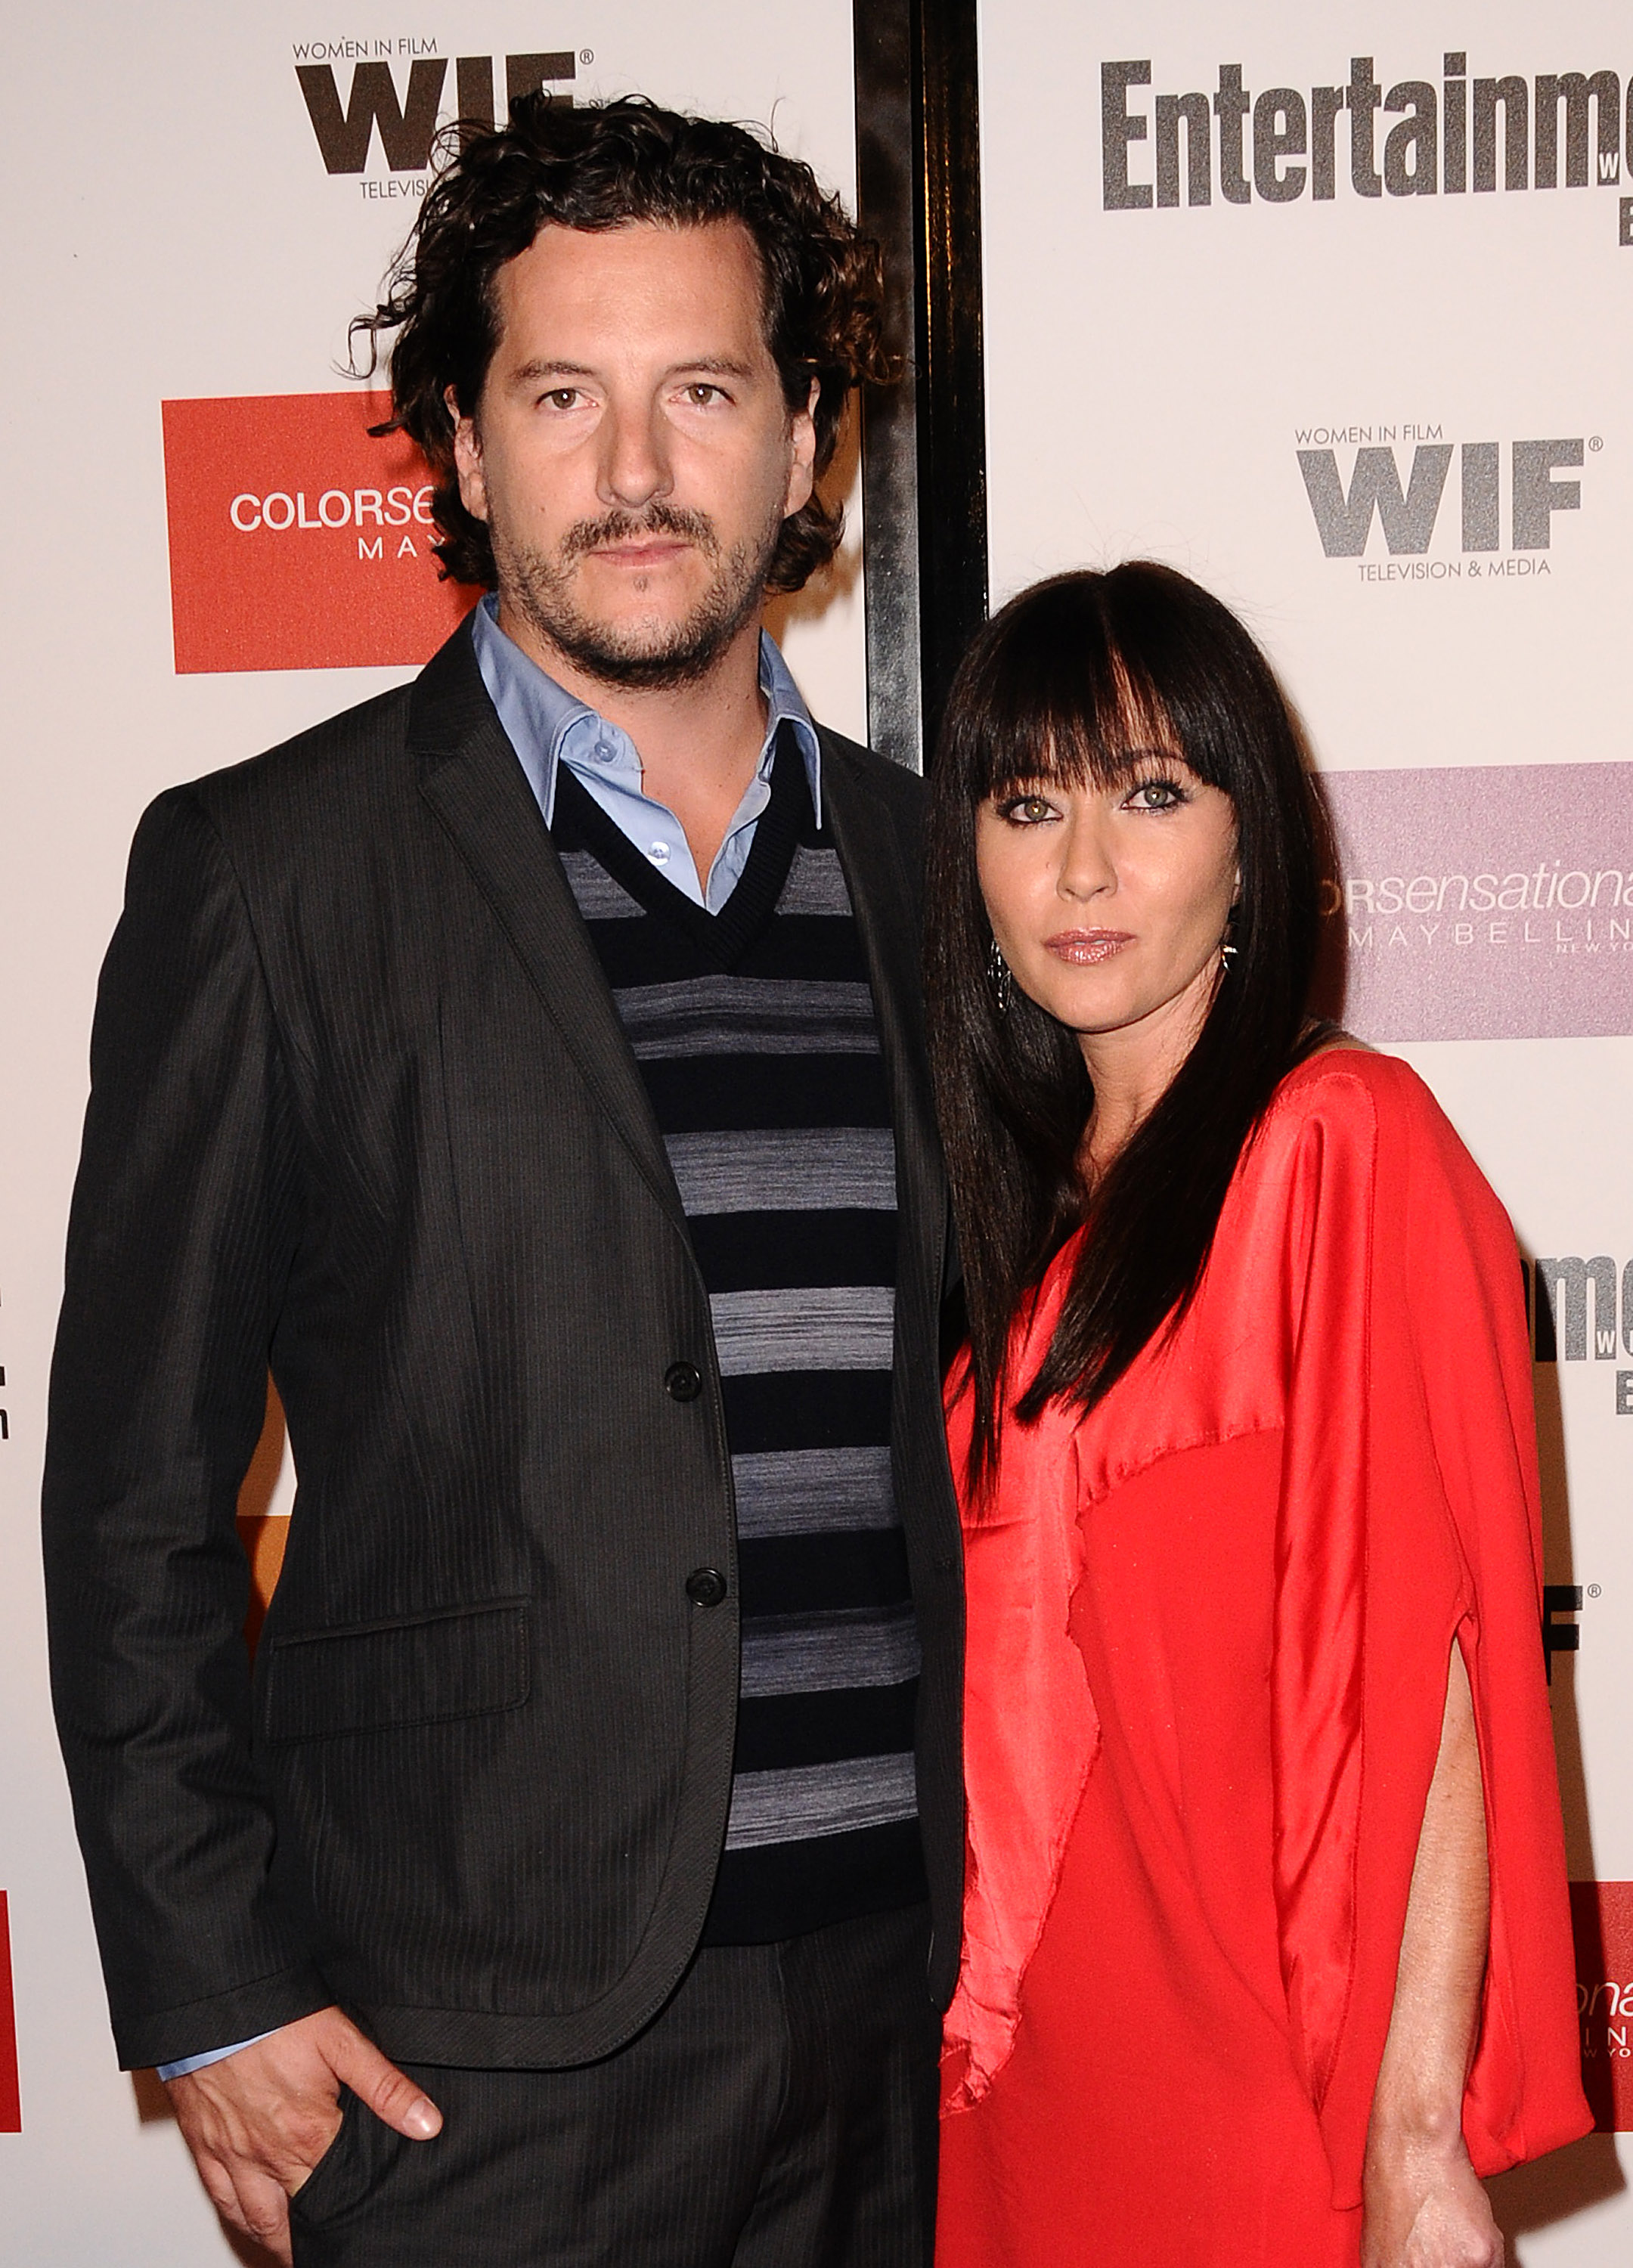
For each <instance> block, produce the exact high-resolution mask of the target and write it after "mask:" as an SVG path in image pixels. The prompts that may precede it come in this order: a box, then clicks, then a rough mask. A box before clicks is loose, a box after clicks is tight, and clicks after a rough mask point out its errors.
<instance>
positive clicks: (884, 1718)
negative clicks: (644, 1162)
mask: <svg viewBox="0 0 1633 2268" xmlns="http://www.w3.org/2000/svg"><path fill="white" fill-rule="evenodd" d="M553 832H554V834H555V840H556V843H557V846H558V848H559V849H560V850H561V851H562V853H563V865H564V866H565V868H566V872H567V876H568V880H569V882H570V885H571V887H572V890H573V894H574V896H575V897H576V899H577V903H578V908H579V910H580V912H581V913H582V914H583V916H584V918H585V923H586V924H587V926H588V928H589V931H590V934H591V937H592V939H593V940H594V943H595V946H596V949H597V951H598V952H599V954H600V958H601V962H602V965H603V967H604V968H605V969H606V971H607V979H608V982H609V983H610V984H611V986H612V989H613V997H614V1001H615V1002H616V1004H617V1007H618V1013H619V1015H620V1018H621V1019H622V1023H623V1027H624V1030H625V1032H626V1033H627V1035H628V1036H629V1044H630V1047H631V1049H632V1050H633V1052H634V1055H635V1058H636V1063H637V1064H639V1066H640V1069H641V1072H642V1076H643V1078H644V1080H645V1083H646V1086H647V1090H648V1093H649V1094H650V1095H651V1101H652V1107H653V1110H654V1112H655V1114H656V1116H657V1119H658V1126H659V1128H660V1129H661V1130H662V1133H663V1137H664V1140H665V1143H666V1145H667V1148H668V1152H669V1158H670V1162H671V1164H672V1166H673V1169H674V1175H675V1181H676V1183H677V1185H678V1187H679V1189H680V1197H681V1202H682V1204H684V1205H685V1208H686V1212H687V1218H688V1222H689V1224H690V1226H691V1231H692V1238H693V1242H694V1245H695V1249H696V1253H697V1257H698V1263H699V1265H700V1266H701V1268H702V1273H703V1278H704V1281H705V1283H706V1284H707V1285H708V1286H709V1292H710V1307H711V1310H712V1313H713V1317H714V1328H715V1344H716V1349H717V1354H718V1358H719V1365H720V1373H721V1378H722V1381H723V1387H724V1392H725V1415H726V1426H727V1432H728V1435H729V1438H730V1441H731V1446H732V1470H733V1476H734V1479H735V1482H736V1492H737V1505H738V1570H739V1583H740V1586H741V1599H740V1606H741V1610H742V1686H741V1697H740V1701H739V1714H738V1739H737V1757H736V1772H735V1778H734V1780H733V1787H732V1809H731V1816H730V1820H729V1823H728V1826H727V1831H726V1848H725V1857H724V1859H723V1860H722V1864H721V1869H720V1874H719V1878H718V1881H717V1885H716V1890H715V1897H714V1902H713V1904H712V1906H711V1909H710V1918H709V1923H708V1926H707V1928H706V1931H705V1940H706V1941H712V1942H715V1943H732V1942H736V1943H745V1942H755V1941H764V1940H769V1939H773V1938H780V1937H786V1936H791V1935H794V1934H796V1933H798V1932H799V1931H802V1930H806V1929H813V1928H816V1927H820V1926H822V1925H823V1924H825V1923H828V1922H830V1921H838V1920H842V1919H844V1918H847V1917H849V1916H852V1915H856V1914H860V1913H865V1912H869V1911H883V1910H885V1909H886V1908H888V1907H891V1906H894V1905H901V1904H908V1903H909V1902H911V1901H912V1900H914V1899H916V1898H918V1897H922V1896H923V1895H924V1887H923V1863H922V1859H921V1857H920V1852H919V1845H918V1833H917V1801H916V1788H915V1780H914V1762H913V1730H914V1714H915V1707H916V1699H917V1690H918V1688H917V1681H918V1668H919V1652H918V1637H917V1631H916V1626H915V1623H914V1616H913V1604H912V1596H911V1591H910V1587H909V1584H908V1566H907V1555H906V1549H905V1545H904V1543H903V1539H902V1533H901V1521H900V1519H899V1517H898V1514H897V1511H896V1506H895V1503H894V1496H893V1493H892V1486H891V1467H890V1390H891V1365H892V1354H893V1344H894V1300H895V1268H896V1234H897V1224H896V1183H895V1151H894V1140H893V1137H892V1133H891V1127H890V1116H889V1107H888V1098H887V1095H886V1087H885V1079H884V1069H883V1064H882V1062H881V1059H880V1056H879V1035H878V1031H877V1028H876V1027H875V1023H874V1018H873V1004H872V994H871V991H870V989H869V985H868V979H867V970H866V966H865V962H864V957H863V954H862V948H861V942H860V939H859V938H858V936H857V928H856V923H855V920H854V918H853V917H852V913H851V908H850V898H849V895H848V894H847V890H846V887H845V879H844V875H843V873H842V871H841V867H840V862H839V857H838V853H837V852H836V851H835V848H834V846H833V843H832V842H831V840H830V839H829V838H828V837H827V836H824V835H822V834H820V832H819V831H818V829H817V828H816V826H815V824H814V820H813V814H812V809H811V801H810V795H809V791H808V788H807V785H806V782H805V772H804V768H803V765H802V763H801V762H800V759H799V756H798V751H797V749H795V748H794V747H791V746H784V747H781V748H779V751H778V755H777V758H776V765H775V768H774V771H773V778H772V795H771V802H770V805H769V807H768V809H767V810H766V812H765V813H764V814H762V816H761V820H760V822H759V825H758V827H757V828H756V830H755V836H754V849H753V851H752V852H751V853H750V857H749V860H748V864H747V867H746V869H745V871H744V873H743V874H742V877H741V879H740V880H739V882H738V885H737V887H736V888H735V889H734V890H733V892H732V895H731V897H730V899H729V900H728V901H727V902H726V904H725V907H724V908H723V909H722V910H721V911H720V913H719V914H717V915H710V914H707V913H705V912H703V911H702V909H701V908H699V907H697V906H695V905H694V904H693V903H692V902H690V901H689V900H688V899H687V898H685V897H683V896H682V895H681V894H680V892H679V891H678V890H676V889H674V888H673V886H672V885H671V884H670V883H668V882H667V881H666V880H665V879H664V878H663V876H662V875H661V874H660V873H658V872H657V871H656V869H654V868H652V867H651V866H650V865H648V863H647V861H646V860H645V859H644V858H642V857H641V855H640V853H639V852H638V851H636V850H635V849H634V848H633V846H632V845H630V844H629V843H628V842H627V841H626V840H625V838H624V837H623V836H622V834H621V833H620V831H619V830H618V828H616V827H615V826H614V824H613V822H612V821H610V820H608V819H607V817H606V816H605V814H602V813H601V812H600V810H599V809H598V808H597V806H595V804H594V803H593V801H592V799H591V798H590V797H589V796H588V795H587V794H585V792H584V790H583V789H582V788H581V787H579V786H578V785H577V782H576V781H572V780H571V779H570V776H569V775H567V774H566V773H563V776H562V781H561V784H560V786H559V787H558V791H557V801H556V806H555V825H554V828H553Z"/></svg>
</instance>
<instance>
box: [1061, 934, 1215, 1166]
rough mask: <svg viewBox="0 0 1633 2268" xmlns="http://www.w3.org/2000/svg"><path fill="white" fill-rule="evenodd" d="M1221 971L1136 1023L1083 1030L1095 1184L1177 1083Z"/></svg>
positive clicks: (1087, 1149) (1087, 1146)
mask: <svg viewBox="0 0 1633 2268" xmlns="http://www.w3.org/2000/svg"><path fill="white" fill-rule="evenodd" d="M1217 982H1218V977H1217V972H1216V971H1215V970H1213V969H1211V968H1210V969H1208V970H1206V971H1204V972H1203V978H1202V979H1199V980H1198V982H1197V983H1195V984H1193V985H1190V986H1188V987H1187V989H1186V990H1185V991H1184V992H1182V993H1181V994H1180V995H1179V996H1178V997H1177V998H1175V999H1173V1000H1170V1001H1168V1002H1166V1004H1165V1005H1164V1006H1163V1007H1161V1008H1159V1009H1157V1010H1156V1011H1154V1012H1153V1013H1151V1015H1149V1016H1143V1017H1142V1018H1141V1019H1140V1020H1139V1022H1138V1023H1137V1024H1129V1025H1125V1026H1123V1027H1122V1028H1121V1029H1119V1030H1116V1031H1111V1032H1079V1033H1078V1046H1079V1048H1081V1049H1082V1050H1083V1060H1084V1063H1085V1065H1086V1066H1087V1069H1088V1074H1089V1078H1090V1079H1091V1081H1092V1084H1093V1087H1094V1108H1093V1109H1092V1111H1091V1112H1090V1114H1089V1119H1088V1123H1087V1124H1086V1125H1085V1128H1084V1130H1083V1140H1082V1143H1081V1145H1080V1146H1079V1148H1078V1167H1079V1168H1080V1170H1081V1172H1082V1174H1083V1177H1084V1180H1085V1182H1087V1183H1088V1184H1089V1185H1090V1187H1092V1186H1093V1184H1094V1183H1095V1182H1098V1181H1099V1180H1100V1178H1101V1177H1102V1176H1103V1175H1105V1174H1106V1172H1107V1169H1108V1168H1109V1167H1111V1166H1112V1165H1113V1164H1114V1162H1115V1160H1116V1159H1117V1157H1118V1156H1119V1154H1120V1153H1121V1152H1122V1151H1123V1150H1124V1149H1125V1148H1126V1147H1127V1146H1128V1145H1129V1142H1130V1141H1131V1140H1132V1138H1133V1137H1134V1136H1135V1134H1136V1132H1137V1131H1138V1130H1139V1128H1140V1126H1141V1125H1142V1124H1143V1123H1144V1121H1145V1120H1146V1119H1147V1118H1148V1117H1149V1116H1151V1112H1152V1111H1153V1110H1154V1109H1155V1108H1156V1107H1157V1105H1158V1103H1159V1102H1160V1101H1161V1100H1162V1098H1163V1096H1164V1095H1165V1094H1166V1093H1167V1091H1168V1089H1169V1087H1170V1086H1172V1085H1173V1081H1174V1079H1175V1078H1176V1077H1177V1075H1178V1073H1179V1070H1180V1066H1181V1064H1183V1063H1184V1061H1185V1058H1186V1057H1187V1056H1188V1055H1189V1053H1190V1051H1191V1049H1193V1048H1194V1047H1195V1044H1196V1037H1197V1035H1198V1033H1199V1032H1200V1031H1201V1030H1202V1027H1203V1023H1204V1021H1205V1020H1206V1018H1207V1014H1208V1010H1209V1008H1210V1006H1211V1005H1212V1001H1213V994H1214V988H1215V985H1216V984H1217Z"/></svg>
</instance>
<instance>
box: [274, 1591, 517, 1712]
mask: <svg viewBox="0 0 1633 2268" xmlns="http://www.w3.org/2000/svg"><path fill="white" fill-rule="evenodd" d="M528 1682H529V1673H528V1650H527V1602H526V1599H496V1600H491V1601H489V1602H487V1603H485V1604H483V1605H482V1606H474V1607H447V1608H443V1609H438V1610H437V1611H434V1612H432V1613H429V1614H422V1615H408V1616H401V1617H399V1618H397V1619H395V1620H393V1621H391V1622H379V1623H354V1624H350V1625H349V1626H347V1627H345V1628H342V1629H337V1630H320V1631H299V1632H296V1633H293V1634H291V1635H290V1636H287V1637H282V1638H277V1639H276V1640H275V1641H274V1644H273V1648H272V1660H271V1663H270V1665H269V1674H268V1678H267V1683H266V1686H265V1689H264V1691H263V1694H262V1698H261V1712H262V1715H261V1722H262V1725H263V1727H264V1729H265V1737H266V1738H267V1739H268V1740H269V1741H320V1740H324V1739H327V1737H329V1736H330V1735H332V1734H337V1733H369V1732H376V1731H383V1730H385V1729H386V1728H387V1727H392V1728H398V1727H405V1726H409V1725H435V1724H438V1723H441V1722H443V1721H445V1719H449V1718H455V1717H479V1716H484V1715H489V1714H491V1713H492V1712H495V1711H497V1710H501V1709H517V1708H519V1707H520V1706H521V1705H522V1703H523V1702H524V1701H526V1698H527V1692H528Z"/></svg>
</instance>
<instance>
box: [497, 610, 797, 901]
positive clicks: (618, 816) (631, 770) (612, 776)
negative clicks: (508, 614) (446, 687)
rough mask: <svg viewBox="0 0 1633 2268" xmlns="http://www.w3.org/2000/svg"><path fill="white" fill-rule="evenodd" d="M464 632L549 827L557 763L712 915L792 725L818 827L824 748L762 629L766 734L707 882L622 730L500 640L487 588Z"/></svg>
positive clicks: (738, 863)
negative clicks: (781, 731)
mask: <svg viewBox="0 0 1633 2268" xmlns="http://www.w3.org/2000/svg"><path fill="white" fill-rule="evenodd" d="M471 631H472V636H471V643H472V644H474V647H475V649H476V666H477V667H478V668H479V669H480V670H481V672H482V683H483V684H484V685H485V686H486V687H487V689H488V693H489V698H490V699H491V701H492V703H493V705H494V707H495V708H496V709H497V711H498V712H499V722H500V723H501V724H502V725H504V729H505V732H506V733H508V734H509V736H510V741H511V747H513V748H514V749H515V751H516V753H517V755H518V756H519V758H520V759H521V766H522V770H524V771H525V772H526V775H527V780H528V784H529V785H530V786H531V787H532V789H533V793H534V795H535V796H536V797H537V798H538V799H539V808H540V810H541V812H542V813H543V814H544V823H545V825H546V826H547V827H548V825H549V824H550V821H551V820H552V818H553V817H554V816H555V777H556V770H557V767H558V766H559V765H562V764H565V765H566V766H567V768H568V770H570V772H571V773H572V775H573V777H574V778H575V779H577V780H578V781H579V782H580V783H581V784H582V785H583V786H584V787H585V788H586V789H588V791H589V792H590V793H591V795H592V796H593V797H594V799H595V800H596V802H597V803H598V804H599V805H600V807H601V809H602V810H603V811H604V812H605V813H606V814H607V817H608V818H609V819H610V820H611V821H613V822H614V825H615V826H616V827H618V828H620V829H621V831H622V833H623V834H624V835H626V836H628V837H629V841H630V842H631V843H634V845H635V847H636V850H637V851H639V852H640V853H641V855H642V857H643V858H647V859H649V860H650V861H651V864H652V865H654V866H656V867H657V869H658V873H660V874H662V875H663V876H664V878H665V880H667V881H670V882H673V885H674V887H675V888H676V889H677V890H680V891H681V892H683V893H684V895H686V896H687V897H688V898H690V900H691V901H692V903H693V904H694V905H695V906H702V907H703V908H704V909H706V910H707V911H708V912H710V913H711V914H717V913H718V912H719V910H720V909H721V907H722V906H724V905H725V902H726V900H727V899H728V898H729V897H730V896H731V895H732V891H733V890H734V889H735V888H736V887H737V885H738V882H739V880H740V879H741V877H742V873H743V869H744V867H745V866H746V865H747V864H748V854H749V851H750V850H751V849H752V848H753V847H754V826H755V822H756V821H758V819H759V817H760V814H761V812H762V811H763V810H764V809H765V807H766V806H767V804H768V803H769V802H770V800H771V764H772V759H773V757H774V756H775V755H776V735H777V728H778V726H779V725H783V724H787V725H789V726H790V727H791V729H792V732H793V734H794V739H795V740H796V742H797V743H798V748H799V753H800V755H802V756H803V757H804V759H805V777H806V778H807V780H808V781H809V782H810V784H811V802H812V806H813V809H814V810H815V813H816V818H817V824H818V826H819V827H820V825H821V823H822V752H821V748H820V745H819V743H818V740H817V733H816V726H815V725H814V724H813V722H812V720H811V711H809V710H808V709H807V708H806V706H805V703H804V701H803V700H802V699H801V697H800V693H799V688H798V686H797V685H796V684H795V683H794V681H793V679H792V678H791V676H790V675H789V674H788V665H787V663H786V662H785V661H784V660H783V657H782V655H781V654H780V653H779V652H777V650H776V646H775V645H774V644H773V643H772V641H771V640H770V639H769V637H767V636H766V634H765V632H764V631H763V630H761V633H760V691H761V696H762V697H763V699H764V701H765V704H766V736H765V740H764V742H763V743H762V745H761V750H760V762H759V763H758V764H757V765H756V766H755V769H754V777H753V779H751V780H750V781H749V783H748V785H747V788H746V789H745V790H744V792H743V799H742V801H741V802H740V803H739V805H738V806H737V809H736V811H735V812H734V813H733V814H732V822H731V825H730V826H729V827H728V828H726V831H725V841H724V842H723V843H721V845H720V848H719V850H718V851H717V853H716V855H715V862H714V864H713V865H712V866H711V867H710V870H709V878H708V880H707V882H704V881H702V880H700V879H699V876H698V872H697V868H696V865H695V863H694V861H693V858H692V853H691V851H690V850H689V849H688V844H687V840H686V833H685V830H684V828H682V827H681V825H680V821H679V820H678V819H677V818H676V817H675V815H674V814H673V812H672V811H671V810H670V809H669V806H667V804H663V803H658V802H657V801H656V800H655V799H653V798H652V797H651V796H649V795H647V794H646V793H644V791H643V789H642V785H641V778H642V773H641V758H640V754H639V752H638V750H637V749H636V745H635V742H634V741H633V740H631V739H630V738H629V734H628V733H624V732H622V731H620V729H619V727H618V726H617V725H610V724H608V723H607V719H606V718H604V717H600V716H598V715H597V714H596V712H595V711H594V710H593V709H592V708H591V707H590V706H589V705H588V703H585V702H583V701H580V700H578V699H577V698H576V697H575V696H573V695H572V694H570V693H569V692H567V691H565V690H564V689H563V687H561V686H559V685H558V684H557V683H556V682H555V679H554V678H553V677H548V676H547V675H546V674H545V672H544V671H543V670H542V669H541V668H540V667H539V666H538V664H537V662H535V661H533V660H531V659H529V658H528V656H527V655H526V654H525V653H524V652H522V650H521V648H520V646H519V645H518V644H516V643H515V641H514V640H513V639H511V638H508V637H506V636H505V634H504V631H503V630H501V629H500V628H499V623H498V608H497V601H496V600H494V599H493V598H492V596H491V595H490V596H489V597H488V598H485V599H483V600H482V601H481V603H480V604H479V605H478V607H477V608H476V611H475V614H474V618H473V621H472V626H471Z"/></svg>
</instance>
